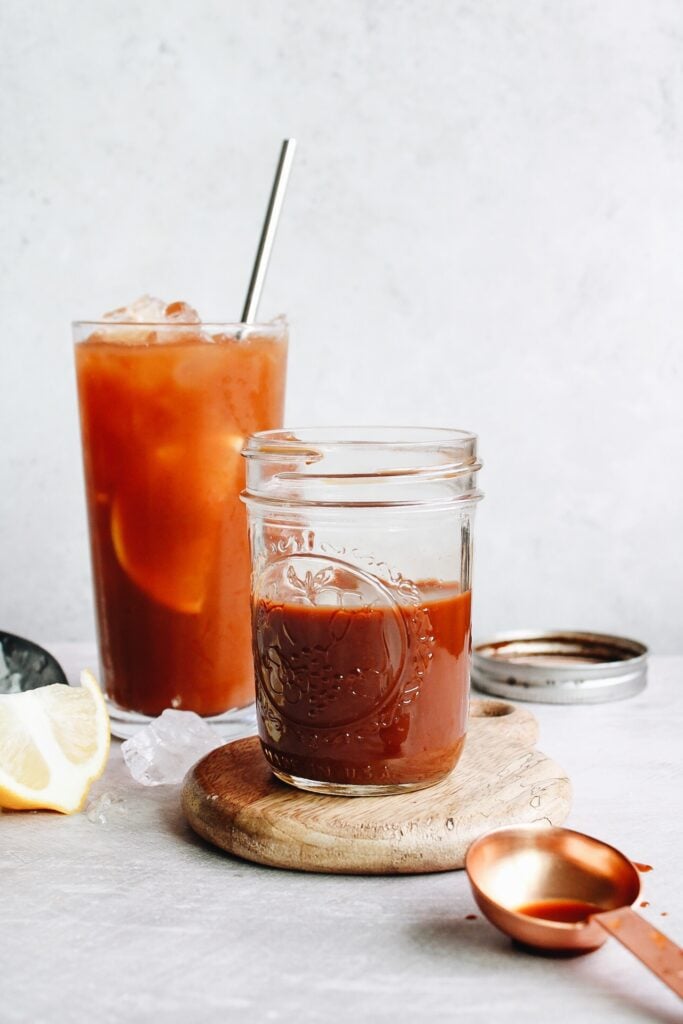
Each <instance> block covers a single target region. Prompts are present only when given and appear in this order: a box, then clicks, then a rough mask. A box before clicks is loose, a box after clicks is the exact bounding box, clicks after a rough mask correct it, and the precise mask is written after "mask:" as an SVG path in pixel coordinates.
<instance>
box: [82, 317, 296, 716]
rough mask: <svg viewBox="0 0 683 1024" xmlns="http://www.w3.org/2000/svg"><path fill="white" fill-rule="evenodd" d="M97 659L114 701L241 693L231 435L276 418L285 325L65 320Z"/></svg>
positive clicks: (240, 590)
mask: <svg viewBox="0 0 683 1024" xmlns="http://www.w3.org/2000/svg"><path fill="white" fill-rule="evenodd" d="M74 341H75V354H76V373H77V381H78V395H79V405H80V416H81V435H82V442H83V459H84V468H85V484H86V495H87V504H88V518H89V527H90V547H91V557H92V569H93V581H94V590H95V603H96V618H97V629H98V638H99V649H100V660H101V668H102V673H103V678H104V684H105V688H106V691H107V695H108V697H109V699H110V702H111V703H112V704H113V715H114V717H116V716H117V715H118V716H119V717H120V718H122V719H124V720H126V719H128V720H129V721H131V722H135V721H138V720H143V721H144V720H145V719H146V718H147V717H151V716H155V715H158V714H160V713H161V712H162V711H163V710H164V709H165V708H181V709H183V710H191V711H195V712H197V713H199V714H200V715H204V716H222V715H224V714H225V713H226V712H231V711H232V710H233V709H237V708H240V707H244V706H245V705H247V704H249V703H250V702H251V701H253V698H254V676H253V665H252V657H251V624H250V610H249V577H250V561H249V548H248V539H247V528H246V521H245V512H244V506H243V505H242V503H241V502H240V498H239V494H240V491H241V489H242V487H243V484H244V480H243V477H244V470H243V460H242V459H241V458H240V450H241V448H242V445H243V443H244V439H245V437H247V436H248V435H249V434H250V433H253V432H254V431H255V430H262V429H267V428H272V427H277V426H280V425H281V424H282V414H283V404H284V389H285V369H286V358H287V326H286V324H285V323H284V322H279V321H275V322H274V323H271V324H266V325H249V326H245V325H230V324H218V323H216V324H187V323H149V324H141V323H112V322H108V321H103V322H79V323H76V324H74Z"/></svg>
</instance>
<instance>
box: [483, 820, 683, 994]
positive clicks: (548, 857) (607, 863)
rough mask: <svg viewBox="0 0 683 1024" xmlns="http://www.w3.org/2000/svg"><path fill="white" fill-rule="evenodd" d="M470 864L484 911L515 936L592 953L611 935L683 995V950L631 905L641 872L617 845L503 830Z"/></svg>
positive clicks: (528, 829) (558, 832)
mask: <svg viewBox="0 0 683 1024" xmlns="http://www.w3.org/2000/svg"><path fill="white" fill-rule="evenodd" d="M465 869H466V871H467V875H468V877H469V880H470V885H471V886H472V892H473V893H474V898H475V900H476V901H477V903H478V905H479V908H480V909H481V911H482V913H483V914H484V915H485V916H486V917H487V918H488V919H489V921H491V923H492V924H494V925H495V926H496V927H497V928H499V929H500V930H501V931H502V932H505V934H506V935H509V936H510V937H511V938H513V939H516V940H517V941H518V942H521V943H523V944H524V945H525V946H533V947H535V948H536V949H542V950H547V951H555V952H558V953H589V952H590V951H591V950H594V949H597V948H598V947H599V946H602V944H603V942H605V940H606V939H607V936H608V935H612V936H614V938H615V939H618V941H619V942H621V944H622V945H623V946H626V948H627V949H628V950H630V951H631V953H633V954H634V955H635V956H637V957H638V959H639V960H642V962H643V963H644V964H645V966H646V967H649V968H650V970H651V971H653V972H654V973H655V974H656V975H657V977H658V978H660V979H661V981H663V982H664V984H665V985H668V986H669V988H671V989H673V991H674V992H676V994H677V995H679V996H681V997H682V998H683V949H681V948H680V946H677V945H676V944H675V943H674V942H672V941H671V939H668V938H667V937H666V935H664V934H663V933H662V932H660V931H659V930H658V929H657V928H654V927H653V926H652V925H651V924H650V923H649V922H648V921H646V920H645V918H643V917H641V916H640V914H637V913H636V912H635V911H634V910H632V909H631V908H632V904H633V903H635V901H636V900H637V899H638V896H639V895H640V877H639V875H638V872H637V870H636V868H635V866H634V865H633V864H632V863H631V861H630V860H628V858H627V857H625V856H624V854H623V853H620V852H619V850H615V849H614V847H613V846H608V845H607V843H602V842H600V840H598V839H593V838H592V837H591V836H586V835H583V833H581V832H572V831H570V830H569V829H566V828H538V826H536V825H519V826H513V827H511V828H498V829H495V830H494V831H493V832H488V833H487V834H486V835H483V836H481V837H480V838H479V839H477V840H475V842H474V843H472V845H471V846H470V848H469V850H468V851H467V857H466V859H465Z"/></svg>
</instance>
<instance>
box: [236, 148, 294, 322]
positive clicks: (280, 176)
mask: <svg viewBox="0 0 683 1024" xmlns="http://www.w3.org/2000/svg"><path fill="white" fill-rule="evenodd" d="M295 149H296V139H285V140H284V142H283V143H282V149H281V150H280V159H279V160H278V164H277V170H276V171H275V180H274V182H273V188H272V191H271V193H270V199H269V201H268V209H267V210H266V219H265V220H264V222H263V228H262V230H261V238H260V240H259V244H258V250H257V252H256V259H255V260H254V269H253V270H252V272H251V280H250V282H249V290H248V291H247V299H246V302H245V303H244V310H243V311H242V323H243V324H253V323H254V321H255V320H256V313H257V312H258V304H259V301H260V299H261V290H262V289H263V281H264V279H265V276H266V271H267V269H268V261H269V260H270V253H271V250H272V248H273V242H274V240H275V233H276V231H277V225H278V221H279V219H280V211H281V210H282V203H283V202H284V198H285V191H286V189H287V180H288V178H289V172H290V171H291V169H292V163H293V161H294V150H295Z"/></svg>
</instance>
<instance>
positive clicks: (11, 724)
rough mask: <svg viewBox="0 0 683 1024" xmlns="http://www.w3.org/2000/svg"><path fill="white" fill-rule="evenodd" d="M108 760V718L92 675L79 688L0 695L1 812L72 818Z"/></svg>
mask: <svg viewBox="0 0 683 1024" xmlns="http://www.w3.org/2000/svg"><path fill="white" fill-rule="evenodd" d="M108 754H109V716H108V715H107V709H106V707H105V703H104V698H103V696H102V691H101V690H100V688H99V686H98V683H97V680H96V679H95V677H94V675H93V674H92V672H89V671H88V670H87V669H86V670H85V671H83V672H81V685H80V686H64V685H63V684H61V683H55V684H54V685H53V686H41V687H39V688H38V689H36V690H26V691H25V692H23V693H8V694H0V807H5V808H9V809H11V810H29V809H37V808H43V809H45V810H53V811H62V812H63V813H64V814H72V813H73V812H74V811H79V810H80V809H81V808H82V806H83V804H84V803H85V798H86V796H87V795H88V790H89V789H90V784H91V783H92V782H93V781H94V780H95V779H97V778H99V777H100V775H101V774H102V772H103V771H104V767H105V765H106V763H107V757H108Z"/></svg>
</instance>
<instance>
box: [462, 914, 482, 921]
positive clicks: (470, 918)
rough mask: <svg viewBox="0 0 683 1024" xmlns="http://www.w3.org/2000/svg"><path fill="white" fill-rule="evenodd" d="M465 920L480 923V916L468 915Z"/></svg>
mask: <svg viewBox="0 0 683 1024" xmlns="http://www.w3.org/2000/svg"><path fill="white" fill-rule="evenodd" d="M465 920H466V921H478V920H479V915H478V914H466V915H465Z"/></svg>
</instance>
